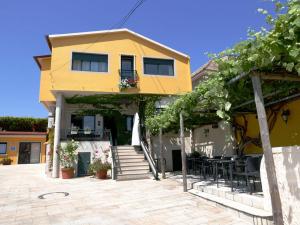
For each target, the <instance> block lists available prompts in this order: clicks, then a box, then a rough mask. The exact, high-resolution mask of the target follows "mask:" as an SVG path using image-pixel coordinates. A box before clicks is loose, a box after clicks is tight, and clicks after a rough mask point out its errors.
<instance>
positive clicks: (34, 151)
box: [18, 142, 41, 164]
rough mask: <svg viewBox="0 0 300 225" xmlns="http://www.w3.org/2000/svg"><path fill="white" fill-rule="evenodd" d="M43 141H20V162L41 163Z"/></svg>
mask: <svg viewBox="0 0 300 225" xmlns="http://www.w3.org/2000/svg"><path fill="white" fill-rule="evenodd" d="M40 158H41V143H39V142H20V146H19V157H18V164H31V163H40Z"/></svg>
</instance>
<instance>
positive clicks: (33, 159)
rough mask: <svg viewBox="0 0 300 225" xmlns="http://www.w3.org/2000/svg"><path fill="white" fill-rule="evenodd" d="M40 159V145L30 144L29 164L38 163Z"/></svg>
mask: <svg viewBox="0 0 300 225" xmlns="http://www.w3.org/2000/svg"><path fill="white" fill-rule="evenodd" d="M40 157H41V143H31V150H30V163H39V162H40Z"/></svg>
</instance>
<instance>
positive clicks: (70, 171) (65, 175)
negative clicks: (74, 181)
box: [61, 168, 74, 179]
mask: <svg viewBox="0 0 300 225" xmlns="http://www.w3.org/2000/svg"><path fill="white" fill-rule="evenodd" d="M61 176H62V179H71V178H73V177H74V168H61Z"/></svg>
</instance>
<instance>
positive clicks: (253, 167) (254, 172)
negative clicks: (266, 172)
mask: <svg viewBox="0 0 300 225" xmlns="http://www.w3.org/2000/svg"><path fill="white" fill-rule="evenodd" d="M261 159H262V157H260V156H257V157H247V158H246V159H245V162H244V163H243V162H241V161H240V160H236V161H235V163H234V165H231V166H230V179H231V190H232V191H233V176H235V177H236V178H237V183H238V185H239V181H240V180H239V178H240V177H244V178H245V181H246V186H247V188H248V191H249V192H250V194H252V189H251V184H250V179H251V178H252V180H253V183H254V190H255V181H256V179H260V162H261Z"/></svg>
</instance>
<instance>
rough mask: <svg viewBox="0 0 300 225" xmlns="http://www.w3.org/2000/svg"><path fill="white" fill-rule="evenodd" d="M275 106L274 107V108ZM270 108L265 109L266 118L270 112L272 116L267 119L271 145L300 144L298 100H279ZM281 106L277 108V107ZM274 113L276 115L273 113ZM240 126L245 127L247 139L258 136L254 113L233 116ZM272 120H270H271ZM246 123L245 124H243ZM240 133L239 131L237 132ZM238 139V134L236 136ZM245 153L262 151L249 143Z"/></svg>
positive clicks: (299, 108) (299, 101)
mask: <svg viewBox="0 0 300 225" xmlns="http://www.w3.org/2000/svg"><path fill="white" fill-rule="evenodd" d="M274 106H275V108H274ZM274 106H273V107H272V108H273V110H271V109H270V107H269V108H267V109H266V111H267V115H268V118H270V114H271V113H272V114H273V115H274V116H273V117H274V118H272V119H269V129H270V141H271V146H272V147H284V146H295V145H297V146H299V145H300V126H299V124H300V117H299V115H300V100H299V99H297V98H295V99H291V100H290V101H286V102H280V103H278V104H277V105H274ZM279 106H281V107H280V108H279V109H278V107H279ZM274 113H276V116H275V114H274ZM235 121H236V123H237V124H239V125H240V126H243V127H245V128H246V130H247V131H246V133H245V136H246V137H248V138H247V139H252V140H253V139H256V138H259V135H260V134H259V125H258V120H257V117H256V114H244V116H237V117H235ZM271 121H272V122H271ZM245 122H246V123H245ZM245 124H247V126H245ZM238 133H239V134H240V132H238ZM237 138H238V139H240V135H238V137H237ZM245 153H246V154H256V153H262V148H261V147H258V146H257V145H255V144H253V143H251V142H250V143H249V144H248V145H246V148H245Z"/></svg>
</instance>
